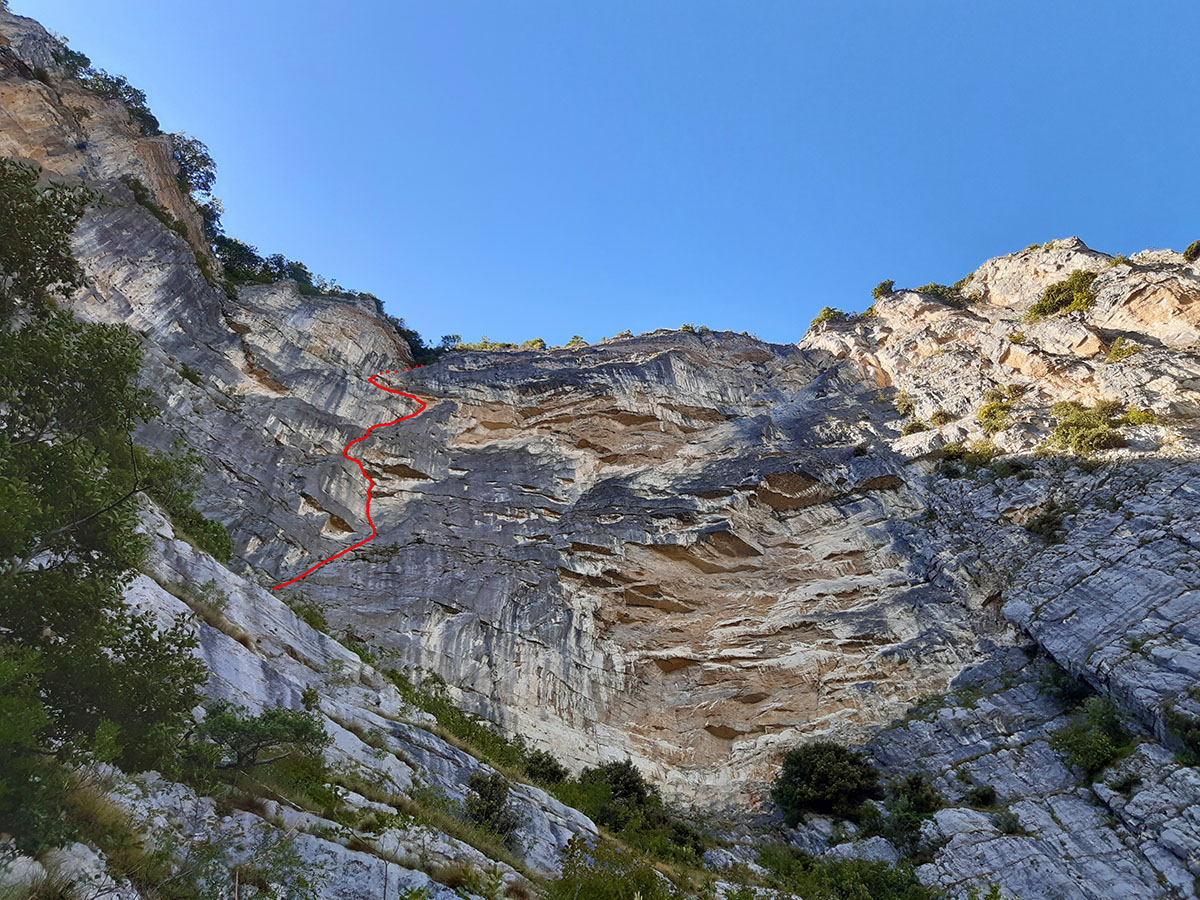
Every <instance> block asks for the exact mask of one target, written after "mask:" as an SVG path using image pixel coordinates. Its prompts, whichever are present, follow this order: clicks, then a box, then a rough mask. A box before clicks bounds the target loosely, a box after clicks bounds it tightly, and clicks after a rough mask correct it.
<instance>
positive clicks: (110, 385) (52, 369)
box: [0, 160, 204, 849]
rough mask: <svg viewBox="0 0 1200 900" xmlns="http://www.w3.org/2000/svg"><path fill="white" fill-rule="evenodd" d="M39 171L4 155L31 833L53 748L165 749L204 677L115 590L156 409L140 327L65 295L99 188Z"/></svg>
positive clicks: (159, 757) (3, 616)
mask: <svg viewBox="0 0 1200 900" xmlns="http://www.w3.org/2000/svg"><path fill="white" fill-rule="evenodd" d="M39 182H40V172H39V171H38V170H37V169H36V168H34V167H31V166H27V165H22V164H19V163H15V162H13V161H11V160H0V228H2V229H3V238H4V239H3V240H0V285H2V286H3V287H2V300H3V304H2V307H0V508H3V509H4V511H5V515H4V516H3V517H0V684H2V685H3V690H2V691H0V696H3V697H4V701H3V705H2V706H0V714H2V715H3V717H4V727H0V773H2V774H0V832H8V833H10V834H14V835H17V836H18V840H19V842H20V843H21V845H22V847H23V848H25V849H35V848H37V847H39V846H44V845H45V844H46V843H47V842H50V841H52V840H54V839H56V838H57V837H61V831H62V822H61V815H60V813H61V805H57V806H56V804H55V802H54V797H53V794H54V791H55V790H56V789H57V788H55V785H56V784H57V783H58V782H57V781H56V779H55V778H54V777H53V773H54V772H55V771H57V770H54V769H53V766H52V763H51V762H50V760H52V759H60V760H61V759H68V758H71V757H73V756H77V755H80V754H86V755H90V756H92V757H94V758H98V759H104V760H107V761H112V762H117V763H119V764H120V765H122V766H124V767H126V768H129V769H133V770H140V769H146V768H151V767H155V766H157V765H159V764H160V763H161V762H162V761H163V760H164V759H166V758H167V757H169V756H170V755H171V754H172V753H173V752H174V750H175V747H176V746H177V745H178V743H179V741H180V739H181V737H182V735H183V734H184V732H185V731H186V729H187V728H188V726H189V724H190V715H189V714H190V712H191V710H192V708H193V707H194V706H195V705H196V703H197V702H198V700H199V693H198V688H199V686H200V684H201V683H202V682H203V679H204V670H203V666H202V665H201V663H200V662H199V661H198V660H197V659H196V658H195V657H194V656H193V654H192V652H191V651H192V648H193V647H194V646H195V638H194V637H193V636H192V634H191V631H190V629H189V628H188V627H187V625H186V624H185V623H184V622H183V621H182V620H180V621H176V622H175V623H174V624H173V625H171V626H169V627H167V628H166V629H160V628H159V627H158V626H157V625H156V623H155V622H154V620H153V619H152V618H151V617H150V616H149V615H148V614H142V613H138V612H135V611H134V610H132V609H131V608H130V607H129V606H128V604H126V602H125V600H124V598H123V595H122V591H123V588H124V587H125V585H126V584H127V582H128V580H129V578H130V577H131V576H132V573H133V572H134V569H135V567H136V566H137V564H138V563H139V561H140V560H141V558H142V555H143V553H144V551H145V539H144V538H143V537H142V536H141V535H140V534H138V533H137V531H136V525H137V494H138V490H139V489H140V487H141V485H140V483H139V478H138V471H137V454H136V453H135V449H134V445H133V441H132V436H131V432H132V429H133V428H134V426H135V425H136V424H137V423H138V422H140V421H143V420H145V419H147V418H149V417H150V416H152V415H154V407H153V406H152V405H151V403H150V394H149V392H148V391H146V390H145V389H143V388H141V387H140V386H139V385H138V381H137V379H138V373H139V371H140V368H141V362H142V354H141V347H140V341H139V339H138V337H137V335H135V334H134V333H133V332H132V331H130V330H129V329H128V328H125V327H123V326H112V325H100V324H89V323H84V322H80V321H78V320H77V319H75V317H74V316H72V315H71V314H70V313H69V312H66V311H62V310H58V309H56V308H55V306H56V300H57V298H59V297H63V296H65V295H66V294H67V293H68V292H69V291H70V290H71V289H73V288H74V287H76V286H78V284H79V283H80V280H81V274H80V270H79V267H78V265H77V263H76V262H75V260H74V258H73V256H72V255H71V246H70V238H71V234H72V232H73V231H74V228H75V224H76V223H77V222H78V220H79V218H80V216H82V214H83V212H84V210H85V209H86V207H87V205H88V204H89V203H91V202H93V201H94V200H95V195H94V194H93V193H92V192H91V191H88V190H86V189H83V188H73V187H65V186H63V185H56V184H49V185H40V183H39ZM56 811H57V812H56Z"/></svg>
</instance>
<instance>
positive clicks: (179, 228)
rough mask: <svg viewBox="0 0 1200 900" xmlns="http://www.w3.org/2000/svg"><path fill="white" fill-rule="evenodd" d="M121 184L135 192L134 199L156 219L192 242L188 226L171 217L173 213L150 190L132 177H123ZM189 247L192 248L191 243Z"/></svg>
mask: <svg viewBox="0 0 1200 900" xmlns="http://www.w3.org/2000/svg"><path fill="white" fill-rule="evenodd" d="M121 183H122V184H123V185H125V187H127V188H129V190H131V191H132V192H133V199H134V200H136V201H137V202H138V204H139V205H140V206H143V207H145V208H146V209H147V210H149V211H150V213H151V214H152V215H153V216H154V218H156V219H158V221H160V222H162V223H163V224H164V225H166V226H167V227H168V228H170V229H171V230H172V231H174V232H175V233H176V234H177V235H179V236H180V237H181V238H183V239H184V240H185V241H188V240H190V239H189V237H188V230H187V226H186V225H184V224H183V223H182V222H180V221H179V220H178V219H177V218H175V217H174V216H173V215H171V212H170V211H169V210H168V209H167V208H166V207H164V206H160V205H159V204H158V202H157V201H156V200H155V199H154V195H153V194H152V193H151V192H150V188H148V187H146V185H145V184H143V183H142V182H141V181H140V180H139V179H137V178H135V177H134V176H132V175H122V176H121ZM189 246H191V245H190V243H189Z"/></svg>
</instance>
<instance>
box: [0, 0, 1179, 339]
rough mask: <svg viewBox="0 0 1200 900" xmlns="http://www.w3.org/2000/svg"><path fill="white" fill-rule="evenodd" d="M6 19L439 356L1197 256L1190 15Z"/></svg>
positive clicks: (1119, 10) (149, 3)
mask: <svg viewBox="0 0 1200 900" xmlns="http://www.w3.org/2000/svg"><path fill="white" fill-rule="evenodd" d="M11 6H12V8H13V10H14V11H15V12H18V13H22V14H26V15H33V16H35V17H37V18H38V19H40V20H41V21H42V23H43V24H45V25H46V26H47V27H49V28H51V29H53V30H55V31H57V32H59V33H61V34H64V35H66V36H68V37H69V38H70V40H71V43H72V46H74V47H75V48H76V49H79V50H82V51H83V52H85V53H87V54H88V55H90V56H91V57H92V60H93V62H94V63H95V64H96V65H99V66H102V67H104V68H107V69H109V70H110V71H113V72H120V73H122V74H124V75H126V76H127V77H128V78H129V79H130V80H131V81H132V82H133V83H134V84H135V85H137V86H139V87H141V88H142V89H143V90H145V91H146V92H147V94H148V95H149V99H150V105H151V108H152V109H153V110H154V112H155V114H156V115H157V116H158V117H159V118H160V119H161V120H162V122H163V126H164V128H165V129H166V130H168V131H175V130H183V131H187V132H189V133H191V134H194V135H195V136H196V137H199V138H200V139H201V140H203V141H205V142H206V143H207V144H208V146H209V148H210V149H211V151H212V153H213V155H214V157H215V158H216V159H217V162H218V166H219V176H218V181H217V190H216V193H217V194H218V196H220V197H221V198H222V199H223V201H224V203H225V207H226V210H227V211H226V215H225V224H226V227H227V230H228V232H229V233H230V234H231V235H233V236H236V237H240V238H242V239H244V240H247V241H249V242H250V243H253V244H255V245H256V246H258V247H259V249H260V250H262V251H263V252H282V253H285V254H287V255H288V256H290V257H292V258H295V259H300V260H303V261H304V262H305V263H307V264H308V265H309V267H310V268H312V269H313V270H314V271H317V272H320V273H322V274H324V275H326V276H329V277H332V278H335V279H337V280H338V281H339V282H340V283H341V284H344V285H346V286H347V287H354V288H357V289H359V290H369V291H373V292H374V293H376V294H378V295H379V296H380V297H382V298H384V301H385V303H386V305H387V307H388V309H389V311H391V312H392V313H393V314H395V315H399V316H403V317H404V318H405V319H406V320H407V321H408V323H409V324H410V325H411V326H413V327H416V328H417V329H418V330H420V331H421V332H422V333H423V334H425V335H426V336H427V337H432V338H434V339H435V340H436V338H437V337H439V336H440V335H442V334H444V333H447V332H457V333H461V334H463V335H464V337H466V338H468V339H477V338H478V337H480V336H481V335H483V334H486V335H488V336H489V337H491V338H492V339H493V340H524V339H526V338H530V337H543V338H545V339H546V340H547V341H549V342H551V343H562V342H564V341H565V340H566V339H567V338H568V337H570V336H571V335H572V334H575V333H578V334H582V335H583V336H584V337H585V338H587V339H589V340H597V339H599V338H600V337H601V336H604V335H609V336H611V335H613V334H615V333H617V332H619V331H621V330H622V329H626V328H629V329H632V330H634V331H635V332H637V331H642V330H648V329H651V328H658V327H677V326H679V325H680V324H682V323H684V322H689V323H695V324H705V325H708V326H710V327H712V328H729V329H733V330H736V331H742V330H746V331H749V332H751V333H754V334H757V335H759V336H760V337H762V338H764V339H767V340H775V341H794V340H798V339H799V338H800V336H801V335H802V334H803V332H804V330H805V328H806V327H807V325H808V323H809V321H810V320H811V318H812V317H813V315H814V314H815V313H816V312H817V310H819V309H820V308H821V307H822V306H825V305H832V306H838V307H842V308H845V309H862V308H864V307H865V306H867V305H868V304H869V303H870V290H871V288H872V287H873V286H874V285H875V284H876V283H877V282H878V281H880V280H882V279H885V278H891V279H894V280H895V281H896V282H897V284H898V285H900V286H915V285H918V284H923V283H925V282H927V281H941V282H947V283H949V282H953V281H955V280H957V279H958V278H960V277H961V276H962V275H964V274H966V273H967V272H968V271H970V270H971V269H973V268H975V267H976V266H977V265H978V264H979V263H980V262H982V261H983V260H984V259H986V258H988V257H990V256H996V255H1000V254H1002V253H1006V252H1010V251H1013V250H1018V249H1020V248H1022V247H1024V246H1025V245H1027V244H1029V243H1032V242H1034V241H1038V242H1041V241H1045V240H1049V239H1050V238H1055V237H1064V236H1067V235H1070V234H1078V235H1080V236H1081V237H1082V238H1083V239H1084V240H1085V241H1087V242H1088V243H1089V244H1090V245H1091V246H1093V247H1096V248H1098V249H1101V250H1105V251H1108V252H1113V253H1116V252H1125V253H1128V252H1133V251H1135V250H1139V249H1142V248H1145V247H1174V248H1176V249H1180V248H1182V247H1183V246H1184V245H1186V244H1187V243H1188V242H1190V241H1191V240H1194V239H1196V238H1200V215H1198V211H1200V163H1198V160H1200V152H1198V146H1200V115H1198V112H1200V110H1198V106H1200V92H1198V91H1197V75H1198V74H1200V68H1198V66H1197V48H1198V47H1200V16H1197V15H1196V10H1195V7H1194V5H1193V4H1190V3H1185V2H1152V3H1148V4H1142V5H1139V6H1137V7H1134V6H1131V5H1128V4H1122V3H1116V2H1099V0H1094V2H1090V3H1086V4H1084V3H1079V2H1054V0H1042V2H1012V0H1004V2H1000V0H996V2H964V0H912V2H900V0H884V2H854V0H848V2H826V3H805V2H800V0H789V2H774V0H750V2H742V0H727V2H709V0H604V2H600V0H594V2H593V0H586V2H585V0H538V2H530V0H478V2H456V0H416V2H408V0H397V2H382V0H379V2H365V0H344V2H336V3H335V2H317V0H290V2H283V0H250V2H247V0H239V2H229V0H208V2H205V3H202V4H196V3H164V2H162V0H121V2H117V3H97V2H95V0H11Z"/></svg>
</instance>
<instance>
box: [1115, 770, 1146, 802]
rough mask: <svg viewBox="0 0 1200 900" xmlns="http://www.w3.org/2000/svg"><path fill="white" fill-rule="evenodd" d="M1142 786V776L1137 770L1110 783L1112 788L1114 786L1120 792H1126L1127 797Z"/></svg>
mask: <svg viewBox="0 0 1200 900" xmlns="http://www.w3.org/2000/svg"><path fill="white" fill-rule="evenodd" d="M1141 786H1142V776H1140V775H1138V774H1137V773H1135V772H1128V773H1126V774H1125V775H1122V776H1121V777H1120V778H1118V779H1117V780H1116V781H1114V782H1112V783H1111V784H1109V787H1110V788H1112V789H1113V790H1114V791H1116V792H1117V793H1118V794H1124V795H1125V796H1126V797H1128V796H1129V795H1130V794H1132V793H1133V792H1134V791H1135V790H1137V789H1138V788H1139V787H1141Z"/></svg>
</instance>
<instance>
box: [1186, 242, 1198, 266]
mask: <svg viewBox="0 0 1200 900" xmlns="http://www.w3.org/2000/svg"><path fill="white" fill-rule="evenodd" d="M1183 258H1184V259H1186V260H1187V261H1188V262H1195V261H1196V260H1198V259H1200V241H1192V242H1191V243H1190V244H1188V245H1187V249H1186V250H1184V251H1183Z"/></svg>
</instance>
